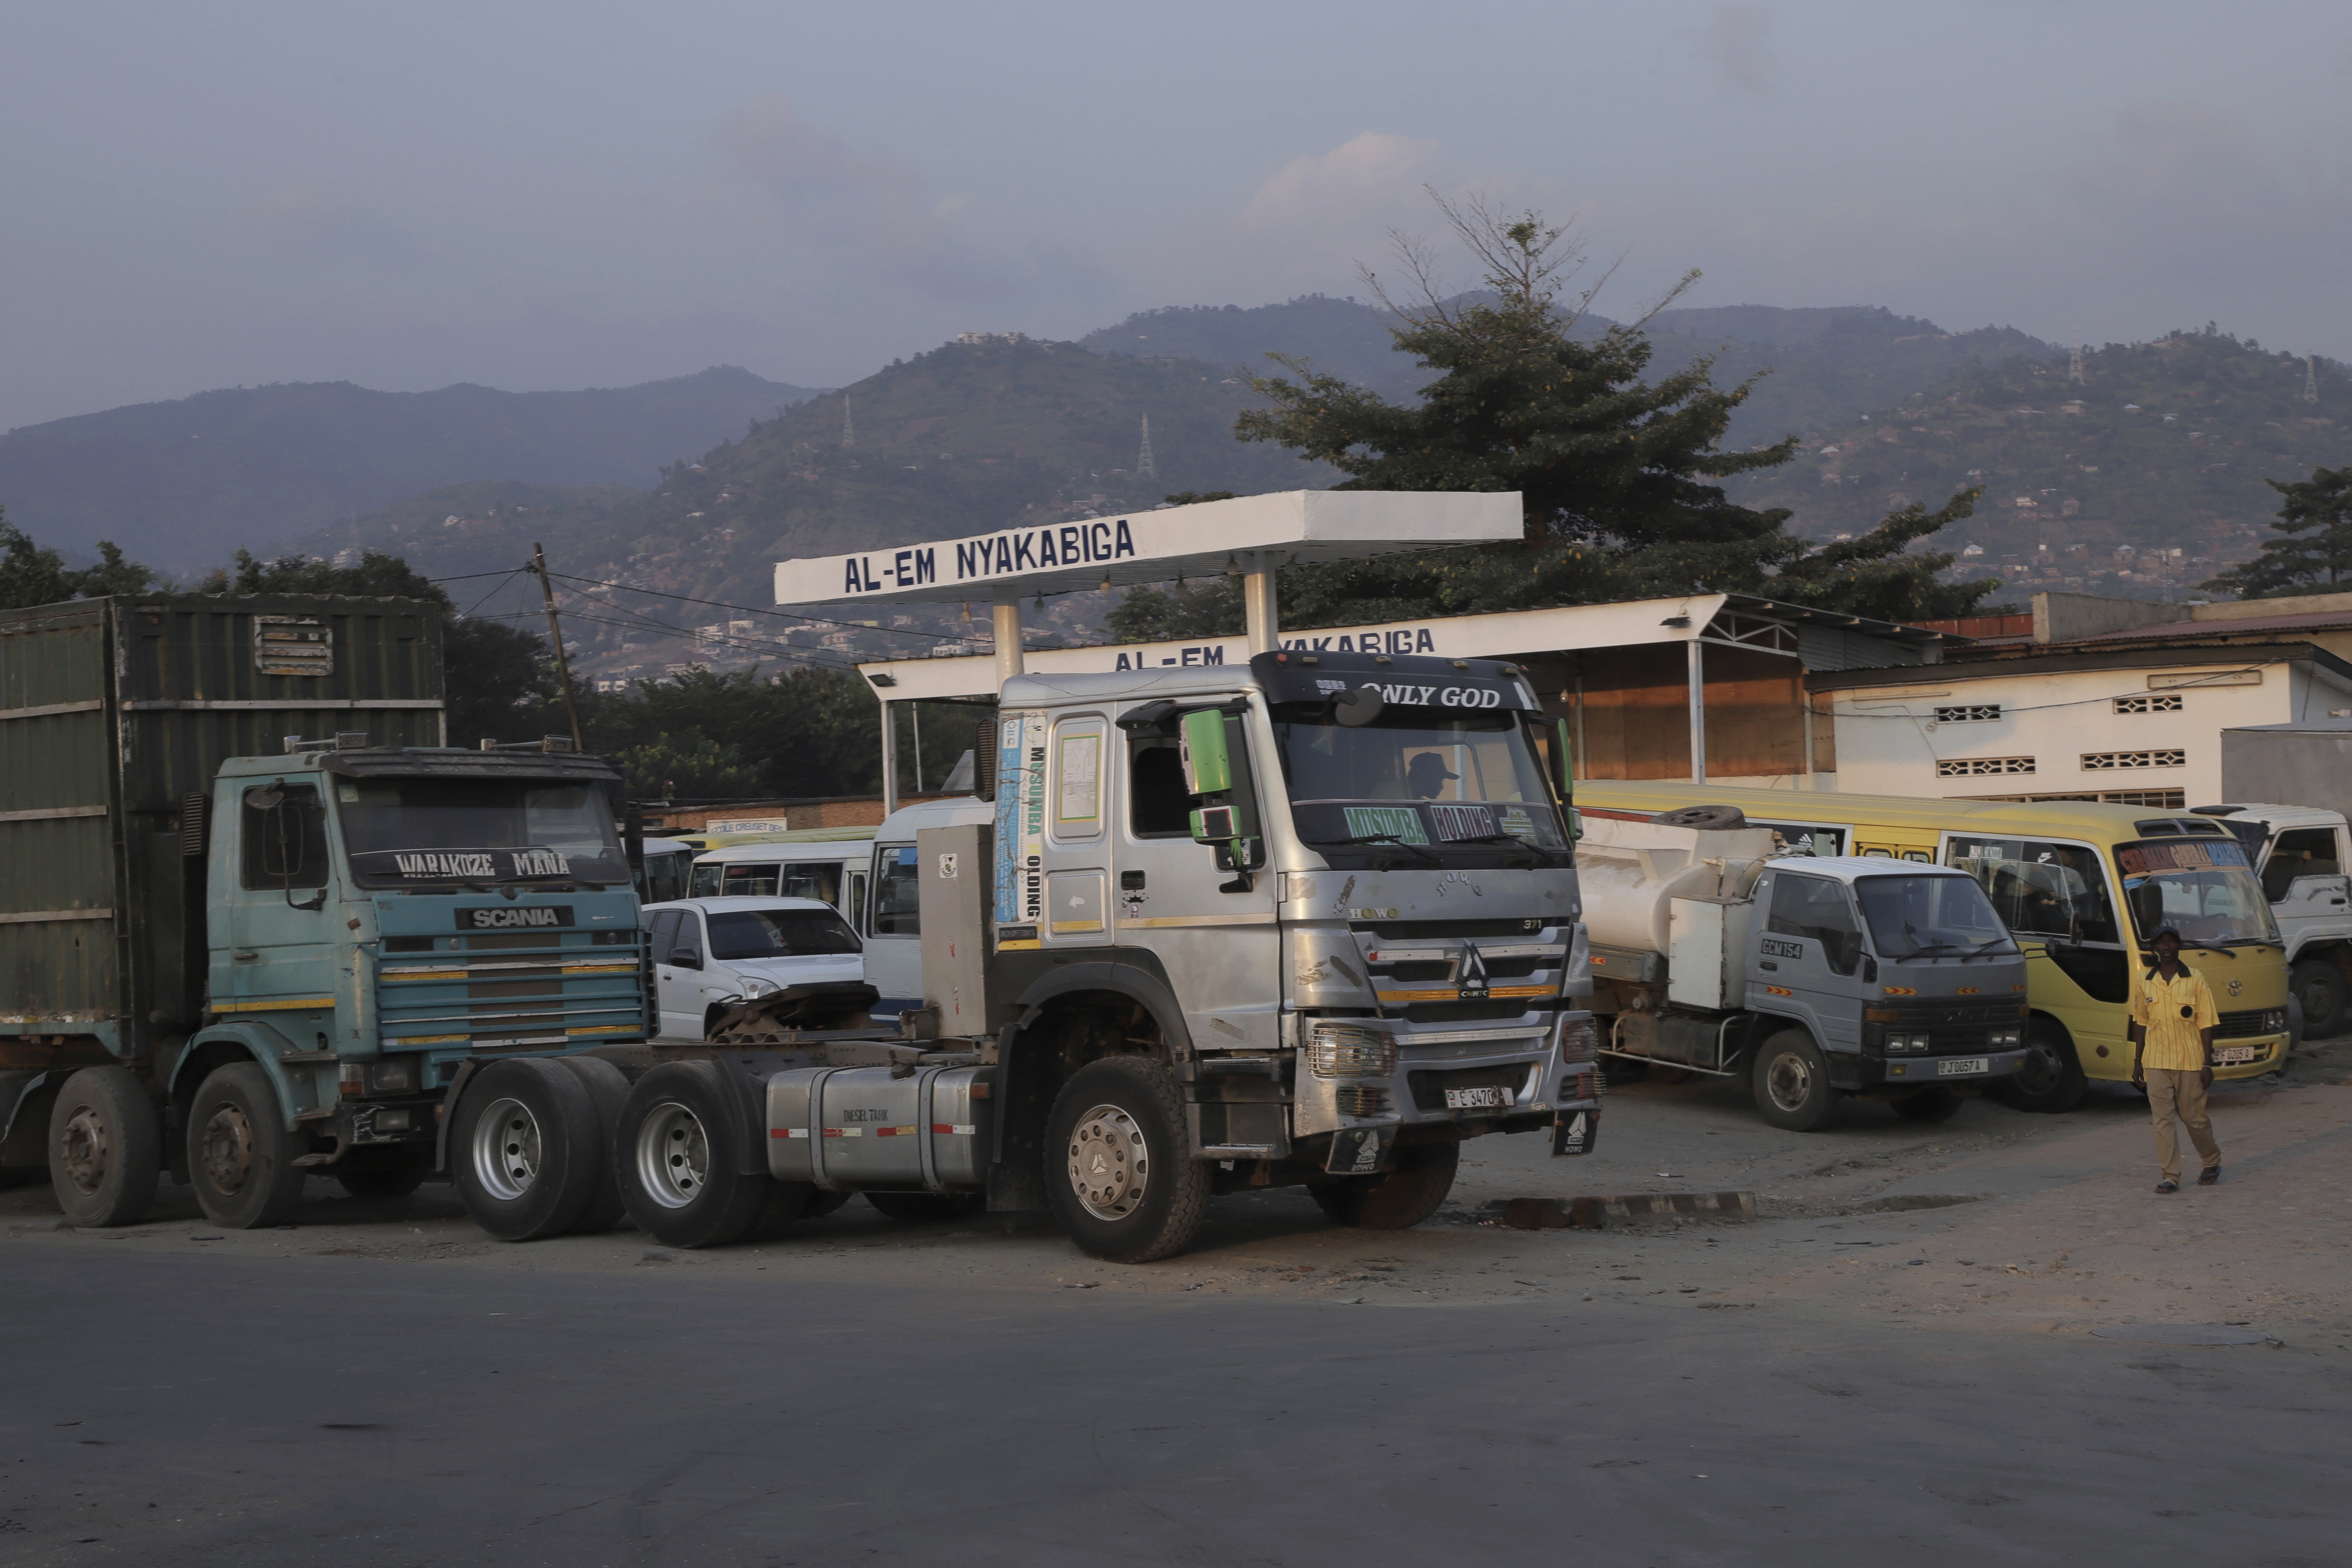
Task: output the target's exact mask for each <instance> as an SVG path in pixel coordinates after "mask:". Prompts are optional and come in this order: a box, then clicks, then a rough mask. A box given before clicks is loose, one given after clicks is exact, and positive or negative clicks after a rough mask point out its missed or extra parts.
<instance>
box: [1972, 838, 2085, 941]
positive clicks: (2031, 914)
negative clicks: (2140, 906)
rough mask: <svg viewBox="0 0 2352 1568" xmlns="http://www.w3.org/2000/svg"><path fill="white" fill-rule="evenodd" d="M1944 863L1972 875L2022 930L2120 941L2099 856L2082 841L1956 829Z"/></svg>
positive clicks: (1995, 905)
mask: <svg viewBox="0 0 2352 1568" xmlns="http://www.w3.org/2000/svg"><path fill="white" fill-rule="evenodd" d="M1944 864H1945V865H1947V866H1956V867H1958V868H1959V869H1961V870H1963V871H1966V872H1967V873H1969V875H1970V876H1972V877H1974V878H1975V879H1977V885H1978V886H1979V887H1980V888H1982V889H1984V890H1985V896H1986V897H1988V898H1990V900H1992V907H1993V908H1994V909H1995V910H1998V911H1999V912H2000V919H2001V923H2002V924H2003V925H2006V926H2007V927H2009V929H2010V930H2011V931H2015V932H2017V933H2018V934H2019V935H2021V936H2054V937H2061V938H2072V939H2073V940H2074V941H2077V942H2104V943H2113V942H2121V941H2122V937H2121V936H2120V935H2119V934H2118V933H2117V931H2116V912H2115V906H2114V905H2113V904H2112V903H2111V902H2109V901H2108V898H2107V879H2106V876H2105V872H2104V870H2103V869H2102V868H2101V867H2100V865H2099V857H2098V855H2097V854H2096V853H2095V852H2094V851H2093V850H2091V849H2089V848H2086V847H2084V846H2082V845H2079V844H2047V843H2042V842H2041V841H2039V840H2036V839H2031V838H1988V837H1979V836H1977V835H1974V834H1958V833H1956V834H1954V835H1952V837H1950V838H1949V839H1948V841H1947V842H1946V844H1945V847H1944Z"/></svg>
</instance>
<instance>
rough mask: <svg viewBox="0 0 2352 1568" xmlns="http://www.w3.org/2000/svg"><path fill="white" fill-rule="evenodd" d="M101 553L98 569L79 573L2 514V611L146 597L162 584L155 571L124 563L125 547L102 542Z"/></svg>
mask: <svg viewBox="0 0 2352 1568" xmlns="http://www.w3.org/2000/svg"><path fill="white" fill-rule="evenodd" d="M98 555H99V563H98V564H97V565H95V566H91V567H89V568H86V569H84V570H82V571H79V572H77V571H75V570H73V569H72V568H71V567H69V566H68V565H67V564H66V563H65V558H64V557H63V556H61V555H59V554H58V552H56V551H54V550H51V549H48V548H47V547H46V546H44V545H40V544H36V543H35V542H33V540H32V538H31V537H30V536H29V535H27V534H26V533H25V532H24V531H22V530H20V529H18V528H17V527H16V526H15V525H14V524H12V523H10V522H9V521H8V519H7V513H6V511H5V510H0V609H9V610H23V609H30V608H32V607H33V606H34V605H54V604H58V603H59V602H61V601H63V600H66V599H74V598H97V597H99V596H100V595H106V594H143V593H145V592H146V591H147V590H149V589H150V588H154V587H160V586H161V585H162V584H163V577H162V576H161V575H159V574H156V573H155V572H152V571H151V570H149V569H148V568H147V567H144V566H142V565H140V564H139V563H137V562H134V561H126V560H124V559H123V558H122V548H121V546H120V545H118V544H116V543H115V542H113V541H112V540H110V539H102V540H100V541H99V544H98Z"/></svg>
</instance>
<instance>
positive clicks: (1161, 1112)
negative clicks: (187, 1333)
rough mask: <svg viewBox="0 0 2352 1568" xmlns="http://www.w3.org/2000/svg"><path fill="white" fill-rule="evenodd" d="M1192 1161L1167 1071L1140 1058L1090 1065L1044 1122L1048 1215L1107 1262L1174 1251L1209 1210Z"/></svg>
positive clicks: (1199, 1170) (1205, 1182)
mask: <svg viewBox="0 0 2352 1568" xmlns="http://www.w3.org/2000/svg"><path fill="white" fill-rule="evenodd" d="M1191 1153H1192V1151H1191V1149H1190V1148H1189V1146H1188V1142H1187V1139H1186V1136H1185V1131H1184V1104H1183V1101H1182V1100H1180V1099H1179V1098H1178V1097H1177V1092H1176V1080H1175V1079H1174V1077H1173V1076H1171V1074H1170V1073H1169V1071H1168V1069H1167V1068H1164V1067H1161V1066H1160V1064H1159V1063H1158V1062H1156V1061H1152V1060H1150V1059H1149V1058H1143V1057H1105V1058H1102V1059H1101V1060H1099V1061H1093V1062H1088V1063H1087V1065H1086V1066H1085V1067H1082V1068H1079V1069H1078V1070H1077V1071H1076V1072H1075V1073H1073V1074H1071V1075H1070V1081H1069V1082H1067V1083H1066V1084H1064V1085H1063V1086H1062V1092H1061V1093H1060V1094H1058V1095H1056V1096H1055V1097H1054V1110H1053V1114H1052V1116H1051V1117H1050V1118H1048V1120H1047V1122H1046V1137H1045V1187H1046V1191H1047V1193H1048V1194H1050V1196H1051V1199H1052V1202H1053V1205H1054V1217H1055V1219H1057V1220H1059V1221H1060V1222H1061V1226H1062V1230H1063V1233H1064V1234H1065V1235H1066V1236H1068V1237H1069V1238H1070V1239H1071V1240H1072V1241H1075V1242H1076V1243H1077V1244H1078V1246H1079V1247H1082V1248H1084V1249H1085V1250H1086V1251H1087V1252H1090V1253H1092V1254H1094V1256H1096V1257H1097V1258H1108V1259H1109V1260H1110V1261H1111V1262H1113V1263H1149V1262H1151V1261H1152V1260H1153V1259H1155V1258H1167V1257H1171V1256H1172V1255H1173V1254H1175V1253H1179V1252H1181V1251H1183V1250H1184V1247H1186V1245H1187V1244H1189V1243H1190V1242H1191V1241H1192V1233H1193V1232H1194V1231H1196V1230H1198V1229H1200V1227H1201V1219H1202V1215H1204V1214H1206V1213H1207V1211H1208V1207H1209V1168H1208V1167H1207V1166H1206V1165H1204V1164H1202V1163H1201V1162H1200V1161H1198V1160H1194V1159H1192V1158H1191Z"/></svg>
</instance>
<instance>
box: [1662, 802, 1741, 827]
mask: <svg viewBox="0 0 2352 1568" xmlns="http://www.w3.org/2000/svg"><path fill="white" fill-rule="evenodd" d="M1650 820H1651V821H1652V822H1654V823H1656V824H1657V825H1658V826H1661V827H1700V828H1733V827H1745V826H1748V814H1747V813H1746V812H1744V811H1742V810H1740V809H1739V808H1738V806H1736V805H1685V806H1677V807H1675V809H1674V810H1672V811H1662V812H1660V813H1658V814H1657V815H1656V816H1653V817H1652V818H1650Z"/></svg>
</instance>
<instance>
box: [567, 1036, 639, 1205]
mask: <svg viewBox="0 0 2352 1568" xmlns="http://www.w3.org/2000/svg"><path fill="white" fill-rule="evenodd" d="M559 1059H560V1060H561V1061H562V1063H563V1065H564V1066H565V1067H567V1068H571V1069H572V1071H573V1072H574V1073H576V1074H578V1075H579V1078H580V1083H581V1086H582V1087H583V1088H584V1089H587V1091H588V1100H589V1103H590V1104H592V1105H593V1106H594V1107H595V1108H596V1158H595V1162H594V1163H595V1166H596V1190H595V1192H594V1193H593V1194H590V1196H589V1199H588V1206H587V1207H586V1208H584V1209H583V1210H581V1211H580V1219H579V1221H578V1223H577V1224H575V1225H573V1226H572V1230H573V1231H574V1232H576V1233H579V1234H581V1235H593V1234H595V1233H597V1232H599V1231H607V1230H610V1229H612V1228H613V1227H614V1226H616V1225H618V1224H620V1223H621V1216H622V1215H624V1214H626V1213H627V1212H628V1211H627V1210H626V1209H625V1208H624V1207H623V1206H622V1204H621V1174H620V1169H619V1166H618V1165H617V1164H616V1163H615V1162H614V1159H613V1140H614V1137H615V1136H617V1135H618V1133H619V1131H620V1126H621V1108H622V1107H623V1106H625V1105H626V1104H628V1103H629V1080H628V1079H627V1078H626V1077H625V1075H624V1074H623V1073H622V1071H621V1069H620V1068H616V1067H614V1065H613V1064H612V1063H611V1062H608V1061H606V1060H605V1059H604V1058H602V1057H563V1058H559Z"/></svg>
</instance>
